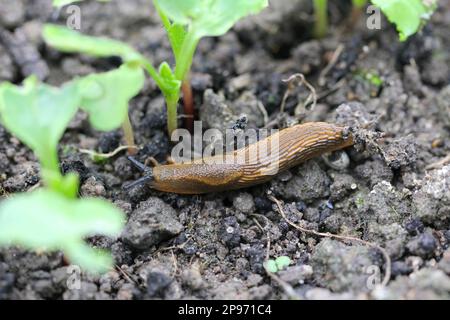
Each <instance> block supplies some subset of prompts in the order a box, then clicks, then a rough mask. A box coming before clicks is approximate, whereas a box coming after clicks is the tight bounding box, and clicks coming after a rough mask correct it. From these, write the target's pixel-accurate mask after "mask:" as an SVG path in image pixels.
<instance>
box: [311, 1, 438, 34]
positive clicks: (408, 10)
mask: <svg viewBox="0 0 450 320" xmlns="http://www.w3.org/2000/svg"><path fill="white" fill-rule="evenodd" d="M366 2H367V1H366V0H352V3H353V12H352V17H353V18H352V19H354V17H355V16H358V15H359V13H360V11H361V9H362V8H363V7H364V5H365V4H366ZM371 2H372V4H374V5H375V6H377V7H378V8H380V10H381V11H382V12H383V13H384V14H385V15H386V17H387V18H388V20H389V21H390V22H391V23H394V24H395V25H396V26H397V31H398V32H399V38H400V41H405V40H406V39H407V38H408V37H409V36H411V35H413V34H415V33H416V32H417V31H419V29H420V28H421V27H422V26H423V25H424V24H425V23H426V21H427V20H429V18H430V17H431V15H432V14H433V12H434V11H435V10H436V7H437V0H428V1H427V0H371ZM327 3H328V0H314V10H315V26H314V34H315V36H316V37H317V38H322V37H324V36H325V35H326V33H327V31H328V15H327Z"/></svg>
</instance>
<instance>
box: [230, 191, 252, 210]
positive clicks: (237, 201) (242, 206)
mask: <svg viewBox="0 0 450 320" xmlns="http://www.w3.org/2000/svg"><path fill="white" fill-rule="evenodd" d="M233 205H234V207H235V208H236V209H237V210H239V211H241V212H242V213H253V212H254V211H255V202H254V201H253V196H252V195H251V194H250V193H247V192H241V193H239V195H238V196H237V197H235V198H234V199H233Z"/></svg>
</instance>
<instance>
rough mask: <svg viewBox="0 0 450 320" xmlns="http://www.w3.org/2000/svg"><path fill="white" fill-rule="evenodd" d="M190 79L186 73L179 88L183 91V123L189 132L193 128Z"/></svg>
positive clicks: (192, 98)
mask: <svg viewBox="0 0 450 320" xmlns="http://www.w3.org/2000/svg"><path fill="white" fill-rule="evenodd" d="M190 80H191V79H190V77H189V74H188V75H187V76H186V78H185V79H184V81H183V84H182V85H181V90H182V91H183V104H184V114H185V116H186V118H185V121H184V125H185V127H186V129H188V130H189V132H192V130H194V96H193V94H192V87H191V81H190Z"/></svg>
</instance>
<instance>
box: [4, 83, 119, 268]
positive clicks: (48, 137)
mask: <svg viewBox="0 0 450 320" xmlns="http://www.w3.org/2000/svg"><path fill="white" fill-rule="evenodd" d="M80 87H81V86H80V84H79V83H78V82H77V81H72V82H69V83H67V84H65V85H63V86H62V87H61V88H55V87H51V86H48V85H45V84H42V83H39V82H38V80H37V78H36V77H34V76H32V77H29V78H27V79H26V80H25V81H24V85H23V87H18V86H15V85H13V84H11V83H2V84H1V85H0V122H1V123H2V125H3V126H4V127H5V128H6V129H7V130H9V131H10V132H11V133H12V134H13V135H15V136H16V137H17V138H19V139H20V140H21V141H22V142H23V143H24V144H25V145H27V146H28V147H30V148H31V149H32V150H33V151H34V153H35V154H36V156H37V157H38V159H39V161H40V163H41V177H42V180H43V182H44V185H45V186H46V187H47V189H41V190H37V191H33V192H30V193H23V194H21V195H16V196H13V197H11V198H8V199H7V200H4V201H2V203H1V205H0V245H21V246H24V247H25V248H30V249H35V250H42V249H45V250H57V249H60V250H63V251H64V252H65V253H66V255H67V257H68V258H69V259H70V260H71V262H72V263H75V264H78V265H80V266H81V267H83V268H86V269H87V270H91V271H104V270H106V269H107V268H109V267H110V266H111V257H110V256H109V255H107V254H105V253H102V252H97V251H94V250H93V249H91V248H89V247H88V246H87V245H86V244H85V243H84V240H83V239H84V238H85V237H86V236H89V235H93V234H105V235H110V236H114V235H117V234H118V233H119V232H120V230H121V227H122V225H123V222H124V221H123V220H124V217H123V215H122V213H121V212H120V211H119V210H118V209H116V208H115V207H114V206H112V205H111V204H109V203H108V202H106V201H103V200H99V199H97V200H94V199H81V200H77V199H76V196H77V194H78V184H79V181H78V176H77V175H76V174H68V175H66V176H63V175H62V174H61V172H60V169H59V161H58V142H59V140H60V139H61V137H62V135H63V133H64V131H65V129H66V127H67V125H68V124H69V121H70V120H71V119H72V117H73V116H74V115H75V112H76V111H77V109H78V105H79V103H80V102H81V101H82V100H83V99H84V97H83V95H81V94H80ZM81 91H83V92H84V94H86V91H85V90H81Z"/></svg>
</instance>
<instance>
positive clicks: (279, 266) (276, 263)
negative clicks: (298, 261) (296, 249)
mask: <svg viewBox="0 0 450 320" xmlns="http://www.w3.org/2000/svg"><path fill="white" fill-rule="evenodd" d="M291 262H292V261H291V259H290V258H289V257H288V256H280V257H278V258H276V259H275V260H273V259H269V260H267V261H265V262H264V268H265V269H266V271H267V272H270V273H277V272H278V271H281V270H283V269H285V268H287V267H288V266H289V265H290V264H291Z"/></svg>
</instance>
